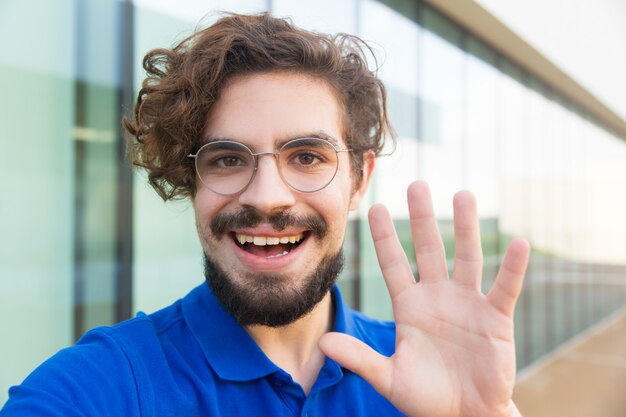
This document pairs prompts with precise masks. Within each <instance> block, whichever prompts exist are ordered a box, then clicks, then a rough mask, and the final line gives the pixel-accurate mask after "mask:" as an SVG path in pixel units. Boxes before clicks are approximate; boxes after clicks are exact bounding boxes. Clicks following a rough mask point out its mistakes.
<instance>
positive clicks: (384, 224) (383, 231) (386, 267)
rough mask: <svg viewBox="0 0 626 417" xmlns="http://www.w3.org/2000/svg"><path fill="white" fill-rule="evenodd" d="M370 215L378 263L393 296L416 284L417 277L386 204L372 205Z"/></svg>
mask: <svg viewBox="0 0 626 417" xmlns="http://www.w3.org/2000/svg"><path fill="white" fill-rule="evenodd" d="M368 217H369V222H370V230H371V232H372V239H373V240H374V249H375V250H376V257H377V258H378V264H379V265H380V269H381V271H382V273H383V278H385V284H386V285H387V289H388V290H389V295H391V298H393V297H395V296H396V295H398V294H400V293H401V292H403V291H404V290H406V289H407V288H409V287H410V286H411V285H415V277H414V276H413V271H411V267H410V265H409V261H408V260H407V257H406V253H404V250H403V249H402V245H401V244H400V240H399V239H398V234H397V233H396V229H395V227H394V226H393V221H392V220H391V216H390V215H389V212H388V211H387V209H386V208H385V206H383V205H380V204H377V205H374V206H372V208H371V209H370V211H369V216H368Z"/></svg>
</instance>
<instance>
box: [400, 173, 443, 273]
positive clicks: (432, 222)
mask: <svg viewBox="0 0 626 417" xmlns="http://www.w3.org/2000/svg"><path fill="white" fill-rule="evenodd" d="M407 194H408V200H409V217H410V219H411V234H412V236H413V246H414V247H415V259H416V261H417V270H418V271H419V274H420V282H423V283H428V282H436V281H441V280H443V279H448V267H447V265H446V253H445V250H444V247H443V242H442V240H441V235H440V233H439V227H437V220H436V219H435V215H434V211H433V203H432V198H431V196H430V190H429V189H428V185H427V184H426V183H425V182H423V181H416V182H414V183H412V184H411V185H410V186H409V190H408V193H407Z"/></svg>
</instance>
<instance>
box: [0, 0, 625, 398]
mask: <svg viewBox="0 0 626 417" xmlns="http://www.w3.org/2000/svg"><path fill="white" fill-rule="evenodd" d="M217 10H229V11H236V12H260V11H266V10H269V11H272V12H273V13H274V14H276V15H278V16H290V17H292V19H293V21H294V22H295V23H296V24H297V25H299V26H301V27H305V28H308V29H312V30H317V31H323V32H350V33H354V34H357V35H359V36H361V37H363V38H364V39H366V40H368V41H370V42H372V45H373V47H374V50H375V53H376V55H377V57H378V64H379V69H378V73H379V75H380V77H382V79H383V80H384V81H385V83H386V85H387V87H388V90H389V107H390V110H389V111H390V113H391V119H392V122H393V124H394V125H395V128H396V130H397V132H398V134H399V141H398V148H397V150H396V152H395V153H394V154H393V155H392V156H389V157H384V158H381V159H380V160H379V161H378V167H377V172H376V175H375V177H374V180H373V184H372V187H371V190H370V192H369V194H368V197H367V201H366V202H365V204H363V207H362V210H361V212H359V213H357V214H356V215H354V216H353V217H352V218H351V221H350V224H349V234H348V238H347V241H346V255H347V258H348V262H347V268H346V270H345V271H344V273H343V275H342V277H341V279H340V283H341V286H342V289H343V291H344V295H345V296H346V298H347V299H348V300H349V302H350V303H351V305H352V306H354V307H356V308H358V309H360V310H362V311H364V312H366V313H368V314H370V315H373V316H376V317H380V318H384V319H391V318H392V312H391V306H390V302H389V299H388V296H387V292H386V289H385V286H384V283H383V280H382V278H381V275H380V271H379V269H378V266H377V262H376V260H375V255H374V251H373V245H372V243H371V240H370V236H369V229H368V226H367V220H366V211H367V207H369V205H371V203H374V202H384V203H385V204H387V205H388V207H389V208H390V210H391V212H392V213H393V216H394V218H395V221H396V227H397V229H398V232H399V233H400V235H401V238H402V239H403V243H404V245H405V248H406V250H407V253H408V255H409V259H411V260H414V256H413V255H412V250H411V243H410V232H409V230H408V226H407V224H408V220H407V219H408V211H407V208H406V201H405V190H406V186H407V185H408V184H409V183H410V182H411V181H412V180H414V179H416V178H421V179H425V180H427V181H428V182H429V183H430V185H431V188H432V191H433V196H434V199H435V210H436V212H437V215H438V217H439V218H440V219H441V220H440V227H441V230H442V233H443V237H444V242H445V244H446V247H447V256H448V259H449V260H452V258H453V253H454V248H453V245H452V240H453V235H452V203H451V201H452V196H453V194H454V192H455V191H457V190H458V189H461V188H468V189H471V190H472V191H474V192H475V194H476V195H477V198H478V202H479V215H480V221H481V227H482V233H483V248H484V251H485V265H486V275H485V282H484V288H485V289H488V288H489V287H490V285H491V283H492V282H493V278H494V276H495V273H496V271H497V268H498V266H499V263H500V260H501V256H502V254H503V250H504V248H505V247H506V245H507V243H508V241H509V240H510V239H511V237H513V236H524V237H526V238H528V239H529V240H530V242H531V244H532V246H533V252H532V259H531V264H530V268H529V273H528V276H527V278H526V282H525V286H524V290H523V295H522V297H521V300H520V301H519V304H518V308H517V312H516V316H515V320H516V326H517V327H516V335H517V355H518V358H517V359H518V368H519V369H521V370H524V369H527V368H528V367H529V366H530V365H532V364H533V363H535V361H537V360H538V359H539V358H541V357H543V356H544V355H546V354H548V353H549V352H551V351H553V350H554V349H555V348H556V347H558V346H560V345H561V344H563V343H564V342H566V341H567V340H569V339H571V338H573V337H574V336H576V335H578V334H580V333H581V332H583V331H584V330H585V329H587V328H589V327H590V326H592V325H594V324H595V323H598V322H600V321H601V320H603V319H604V318H605V317H607V316H610V315H611V314H613V313H615V312H616V311H618V310H620V309H623V307H624V305H625V304H626V217H625V213H626V142H625V140H626V98H625V97H626V82H625V81H624V79H623V78H624V74H626V52H625V50H624V46H623V41H624V39H626V26H624V25H623V24H622V21H623V19H624V18H626V3H624V2H622V1H620V0H600V1H596V2H585V1H582V0H578V1H559V0H551V1H540V0H532V1H525V2H515V1H497V0H478V1H476V2H475V1H471V0H458V1H445V0H430V1H420V0H380V1H374V0H315V1H313V0H310V1H308V0H307V1H289V0H237V1H226V0H223V1H218V0H211V1H209V0H205V1H200V0H177V1H175V2H173V1H169V0H158V1H157V0H135V1H130V0H127V1H122V0H55V1H48V0H30V1H23V0H1V1H0V38H1V39H3V48H2V53H0V140H1V142H0V144H1V147H0V178H2V181H1V183H0V187H1V188H0V328H1V329H2V343H0V404H2V403H4V401H5V400H6V398H7V389H8V387H9V386H10V385H13V384H16V383H19V382H20V381H21V380H22V379H23V378H24V377H25V376H26V375H27V374H28V372H29V371H30V370H32V369H33V368H34V367H35V366H36V365H37V364H39V363H40V362H42V361H43V360H44V359H46V358H47V357H49V356H50V355H52V354H53V353H54V352H56V351H57V350H58V349H60V348H62V347H64V346H67V345H69V344H71V343H72V342H73V341H74V340H76V339H77V338H78V337H80V335H81V334H83V333H84V332H85V331H86V330H88V329H89V328H92V327H94V326H97V325H108V324H113V323H115V322H118V321H120V320H124V319H126V318H129V317H131V316H132V315H134V314H135V313H136V312H137V311H138V310H142V311H146V312H152V311H154V310H156V309H158V308H161V307H163V306H165V305H168V304H169V303H171V302H173V301H174V300H176V299H177V298H179V297H181V296H183V295H184V294H185V293H186V292H187V291H189V290H190V289H191V288H192V287H194V286H196V285H198V284H199V283H201V282H202V281H203V280H204V278H203V276H202V270H201V257H200V254H201V249H200V246H199V244H198V242H197V237H196V231H195V227H194V223H193V213H192V209H191V207H190V205H189V203H188V202H174V203H167V204H164V203H163V202H162V201H160V200H159V198H158V197H157V195H156V194H155V193H154V192H153V190H152V189H150V188H149V187H148V186H147V185H146V180H145V176H144V175H143V174H142V173H140V172H136V173H133V172H131V171H130V169H129V167H128V165H127V164H126V163H125V162H124V157H123V153H124V150H123V143H122V139H121V125H120V119H121V116H122V115H123V114H126V113H128V112H130V111H131V108H132V103H133V99H134V95H135V93H136V91H137V90H138V88H139V85H140V83H141V81H142V79H143V75H144V73H143V70H142V67H141V62H142V57H143V56H144V54H145V53H146V52H147V51H148V50H150V49H153V48H156V47H171V46H172V45H174V44H175V43H176V42H177V41H180V40H182V39H183V38H184V37H186V36H187V35H189V34H190V33H192V32H193V30H194V29H195V28H196V27H203V26H205V25H207V24H210V22H212V21H213V20H214V19H216V18H217V17H218V14H216V13H215V11H217Z"/></svg>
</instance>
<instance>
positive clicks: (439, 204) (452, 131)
mask: <svg viewBox="0 0 626 417" xmlns="http://www.w3.org/2000/svg"><path fill="white" fill-rule="evenodd" d="M422 22H423V25H424V27H425V28H426V29H428V30H427V31H424V36H423V37H422V40H421V47H422V50H421V53H422V57H423V58H422V59H421V60H420V70H419V74H420V75H419V76H420V80H419V82H420V88H421V91H420V93H421V96H422V106H421V108H420V122H421V128H420V136H419V139H420V144H421V145H422V146H421V148H420V149H421V152H420V155H419V162H418V164H419V170H420V174H421V175H420V177H422V178H423V179H425V180H426V181H428V182H429V184H430V185H431V192H432V195H433V203H434V206H435V211H436V213H437V215H438V217H439V218H440V219H441V221H440V227H441V229H442V230H441V231H442V234H443V235H444V236H443V238H444V244H445V245H446V254H447V257H448V259H452V257H453V256H454V245H453V244H452V240H453V236H452V232H451V231H452V221H451V219H452V196H453V195H454V193H455V192H456V191H458V190H459V189H461V188H465V187H466V185H467V184H466V177H467V166H466V161H467V158H466V156H465V155H466V150H467V143H466V135H465V129H466V126H465V120H466V117H465V116H464V100H465V95H466V90H467V89H466V82H465V69H466V56H465V53H464V52H463V51H462V50H461V49H460V44H461V31H460V29H459V28H458V27H455V26H453V25H452V24H451V23H450V22H449V21H447V20H446V19H444V18H443V17H442V16H441V15H439V14H438V13H437V12H435V11H434V10H432V9H431V8H429V7H424V8H423V10H422ZM451 42H452V43H451Z"/></svg>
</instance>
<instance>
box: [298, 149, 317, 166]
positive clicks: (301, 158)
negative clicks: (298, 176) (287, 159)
mask: <svg viewBox="0 0 626 417" xmlns="http://www.w3.org/2000/svg"><path fill="white" fill-rule="evenodd" d="M292 161H293V162H292V163H295V164H298V165H302V166H310V165H314V164H317V163H320V162H321V160H320V158H319V156H318V155H316V154H314V153H312V152H300V153H297V154H296V155H294V156H293V158H292Z"/></svg>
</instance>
